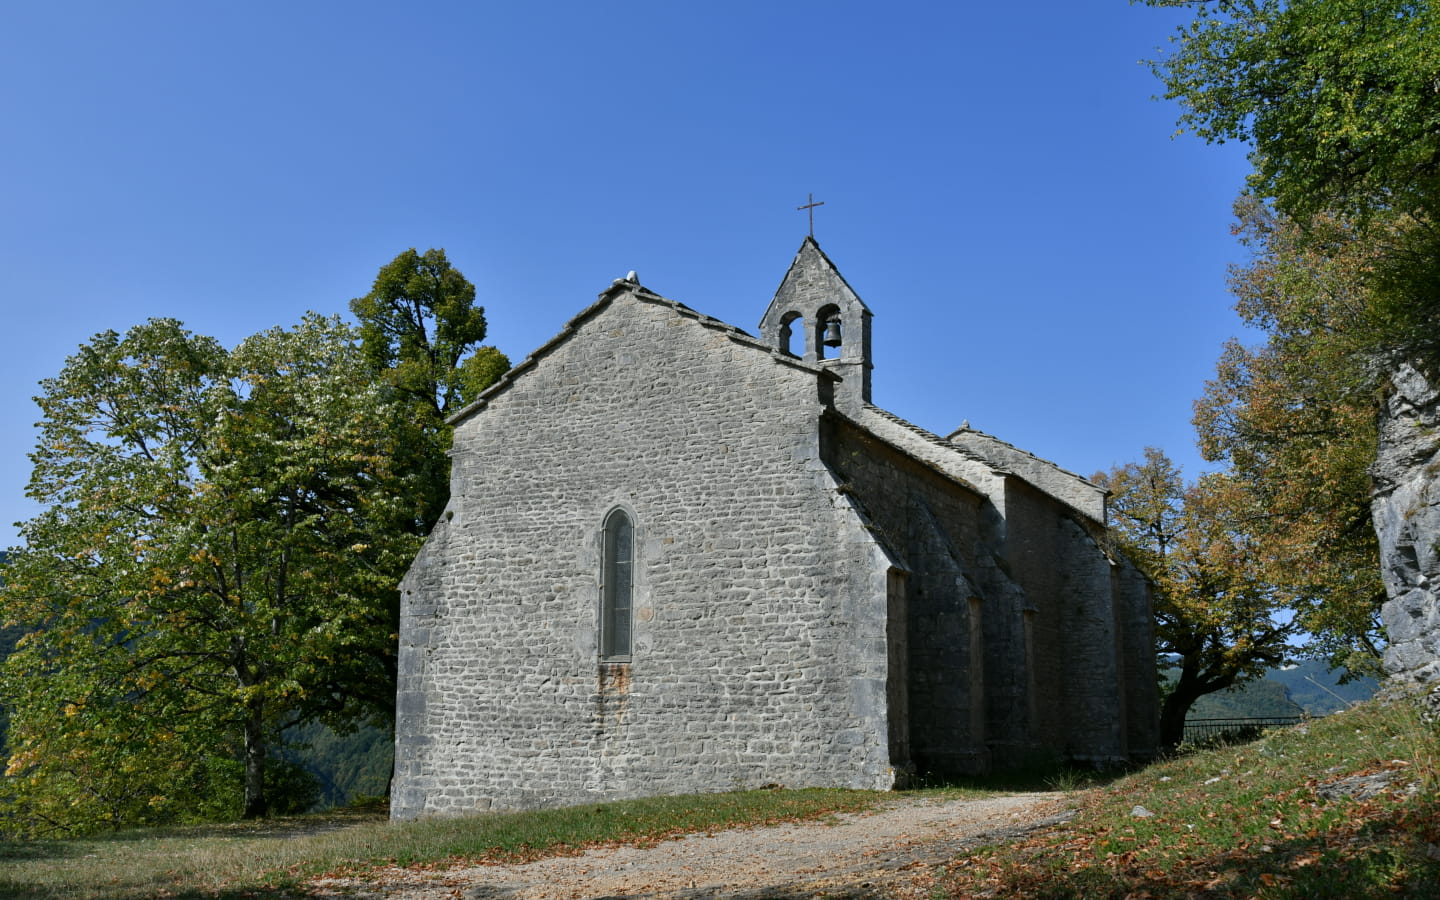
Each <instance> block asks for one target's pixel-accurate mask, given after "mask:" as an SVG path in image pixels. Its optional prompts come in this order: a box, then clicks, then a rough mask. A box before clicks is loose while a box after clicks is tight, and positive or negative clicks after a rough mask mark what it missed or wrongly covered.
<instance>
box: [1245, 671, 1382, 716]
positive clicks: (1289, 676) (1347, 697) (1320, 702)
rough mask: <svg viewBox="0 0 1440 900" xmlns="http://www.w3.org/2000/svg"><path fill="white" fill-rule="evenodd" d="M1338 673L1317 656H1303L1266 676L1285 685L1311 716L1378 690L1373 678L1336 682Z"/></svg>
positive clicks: (1358, 699) (1338, 707)
mask: <svg viewBox="0 0 1440 900" xmlns="http://www.w3.org/2000/svg"><path fill="white" fill-rule="evenodd" d="M1340 674H1341V673H1339V672H1332V671H1331V670H1330V669H1329V668H1328V667H1327V666H1326V665H1325V663H1323V662H1321V661H1320V660H1318V659H1307V660H1305V661H1304V662H1302V663H1300V664H1298V665H1296V666H1293V667H1291V668H1288V669H1278V670H1276V671H1273V672H1271V673H1269V674H1268V675H1267V676H1266V678H1268V679H1269V680H1271V681H1278V682H1280V683H1281V684H1283V685H1285V690H1286V691H1287V692H1288V693H1289V695H1290V699H1291V700H1293V701H1294V702H1295V704H1296V705H1298V706H1299V707H1301V708H1302V709H1304V710H1305V712H1306V713H1308V714H1309V715H1312V716H1327V715H1329V714H1330V713H1332V712H1338V711H1339V710H1342V709H1346V708H1347V707H1349V706H1351V705H1352V704H1355V703H1359V702H1361V701H1363V700H1369V699H1370V698H1371V697H1373V696H1374V695H1375V692H1376V691H1378V690H1379V689H1380V684H1379V682H1377V681H1376V680H1375V679H1373V678H1356V679H1355V680H1353V681H1350V682H1347V683H1346V684H1341V683H1340Z"/></svg>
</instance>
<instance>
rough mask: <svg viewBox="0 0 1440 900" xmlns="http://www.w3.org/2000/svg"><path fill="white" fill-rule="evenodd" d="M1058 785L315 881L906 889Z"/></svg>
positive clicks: (505, 890)
mask: <svg viewBox="0 0 1440 900" xmlns="http://www.w3.org/2000/svg"><path fill="white" fill-rule="evenodd" d="M1068 809H1069V804H1068V800H1067V798H1066V797H1065V795H1062V794H1011V795H1007V796H1004V797H995V798H990V799H985V800H947V801H937V800H926V799H907V800H903V801H896V802H894V803H890V804H887V805H886V806H884V807H882V808H881V809H880V810H878V811H876V812H871V813H861V814H857V815H844V816H837V817H834V818H833V819H828V820H825V821H820V822H811V823H805V824H790V825H779V826H775V827H772V828H743V829H735V830H732V831H722V832H717V833H715V834H698V835H690V836H689V837H685V838H682V839H679V840H673V841H665V842H663V843H661V844H659V845H657V846H654V847H649V848H645V849H640V848H635V847H617V848H606V849H603V850H591V851H589V852H587V853H585V854H584V855H582V856H568V857H556V858H553V859H544V860H540V861H538V862H532V863H525V864H523V865H504V866H501V865H495V866H466V867H461V868H454V869H450V870H446V871H443V872H434V871H423V872H417V871H411V870H407V869H385V870H380V871H378V872H376V873H374V875H373V876H372V877H371V878H369V879H366V880H364V881H359V880H353V879H350V880H343V881H342V880H325V881H318V882H315V883H313V884H312V885H310V887H311V889H312V890H313V891H314V892H315V895H316V896H318V897H322V898H341V897H349V898H375V900H380V898H385V900H391V898H394V900H453V898H463V900H582V898H584V900H599V898H620V897H625V898H637V900H638V898H646V900H650V898H687V900H702V898H720V897H725V898H755V900H758V898H781V897H810V896H816V895H818V894H824V895H825V896H828V897H871V896H882V895H889V894H891V893H892V890H890V889H891V888H893V889H895V890H900V889H901V886H900V883H899V882H901V881H903V880H904V878H903V876H905V875H906V873H907V872H908V871H909V870H911V869H913V868H916V867H925V866H930V865H934V864H936V863H940V862H944V861H946V860H948V859H951V858H953V857H954V856H955V855H956V854H957V853H959V852H961V851H962V850H965V849H967V848H971V847H977V846H981V845H983V844H991V843H998V842H1001V841H1005V840H1010V839H1013V838H1015V837H1018V836H1020V835H1022V834H1025V833H1027V832H1029V831H1032V830H1034V829H1036V828H1040V827H1045V826H1047V825H1052V824H1055V823H1058V822H1060V821H1063V820H1064V819H1066V818H1068V816H1069V812H1068Z"/></svg>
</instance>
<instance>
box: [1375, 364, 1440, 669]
mask: <svg viewBox="0 0 1440 900" xmlns="http://www.w3.org/2000/svg"><path fill="white" fill-rule="evenodd" d="M1372 473H1373V475H1374V477H1375V494H1374V498H1373V500H1372V502H1371V511H1372V513H1373V515H1374V518H1375V531H1376V533H1377V534H1378V536H1379V538H1380V556H1381V568H1382V573H1383V575H1384V578H1385V588H1386V591H1387V593H1388V594H1389V599H1388V600H1387V601H1386V602H1385V605H1384V606H1383V607H1382V609H1381V619H1382V620H1383V621H1384V623H1385V629H1386V632H1387V635H1388V638H1389V642H1390V643H1389V646H1388V647H1387V649H1386V651H1385V668H1386V669H1387V670H1388V671H1389V672H1390V674H1391V675H1393V676H1396V677H1399V678H1403V679H1405V680H1412V681H1421V682H1440V547H1437V542H1440V385H1436V384H1432V383H1431V382H1430V381H1429V380H1428V379H1426V378H1425V376H1424V375H1422V374H1421V373H1420V372H1419V371H1417V370H1415V369H1414V368H1412V367H1411V366H1409V365H1402V366H1401V367H1400V368H1399V370H1398V371H1397V372H1396V374H1395V376H1394V389H1393V390H1392V392H1391V394H1390V397H1389V399H1388V400H1387V402H1386V409H1385V411H1384V413H1383V414H1382V417H1381V421H1380V445H1379V453H1378V455H1377V457H1376V460H1375V465H1374V468H1373V469H1372Z"/></svg>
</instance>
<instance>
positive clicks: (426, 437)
mask: <svg viewBox="0 0 1440 900" xmlns="http://www.w3.org/2000/svg"><path fill="white" fill-rule="evenodd" d="M350 310H351V312H352V313H354V315H355V317H356V319H357V320H358V321H359V322H360V334H361V339H362V347H363V349H364V354H365V358H366V360H368V362H369V364H370V366H371V369H372V371H373V372H374V373H375V374H376V375H377V376H378V377H379V378H381V379H382V380H383V381H384V382H385V383H386V384H387V385H388V386H389V387H390V388H391V390H392V391H394V392H395V394H396V395H398V396H399V397H400V398H402V399H403V401H404V402H406V403H408V404H409V405H410V406H411V407H412V409H413V412H414V417H413V425H414V432H413V435H412V440H410V441H408V442H407V443H406V446H407V447H408V448H409V453H408V459H407V465H408V467H409V468H410V469H411V470H412V471H415V472H417V473H419V474H420V476H421V479H420V482H419V485H418V487H417V491H418V493H417V494H416V495H415V501H416V505H415V509H414V515H415V528H416V530H417V531H418V532H420V533H424V532H428V531H429V530H430V528H431V527H433V526H434V524H435V522H436V521H437V520H438V519H439V518H440V514H441V512H442V511H443V510H444V507H445V503H446V501H447V500H448V497H449V488H450V482H449V477H450V465H449V460H448V457H447V456H446V451H448V450H449V449H450V429H449V426H447V425H446V424H445V420H446V419H447V418H448V417H449V416H450V415H452V414H453V413H455V412H457V411H459V409H460V407H461V406H462V405H463V404H465V403H468V402H469V401H470V400H472V399H474V398H475V396H476V395H478V394H479V393H480V392H481V391H483V390H484V389H485V388H487V387H489V386H490V385H491V384H493V383H494V382H495V381H496V380H498V379H499V377H500V376H501V375H502V374H504V373H505V372H506V370H508V369H509V368H510V361H509V360H508V359H507V358H506V357H505V355H504V354H503V353H501V352H500V351H499V350H496V349H495V348H494V347H484V346H480V342H481V341H483V340H484V339H485V330H486V323H485V310H484V308H483V307H481V306H477V305H476V303H475V286H474V285H473V284H471V283H470V282H469V281H468V280H467V279H466V278H465V276H464V275H462V274H461V273H460V270H459V269H456V268H455V267H453V266H452V265H450V261H449V260H448V259H446V257H445V251H444V250H443V249H440V250H436V249H431V250H426V251H425V253H423V254H421V253H418V252H416V250H415V249H414V248H411V249H409V250H406V251H404V252H403V253H401V254H400V255H399V256H396V257H395V258H394V259H393V260H391V261H390V262H389V263H387V264H386V265H385V266H383V267H382V268H381V269H380V272H379V274H378V275H376V277H375V284H374V286H373V287H372V288H371V290H370V293H368V294H366V295H365V296H363V297H357V298H355V299H354V300H351V301H350Z"/></svg>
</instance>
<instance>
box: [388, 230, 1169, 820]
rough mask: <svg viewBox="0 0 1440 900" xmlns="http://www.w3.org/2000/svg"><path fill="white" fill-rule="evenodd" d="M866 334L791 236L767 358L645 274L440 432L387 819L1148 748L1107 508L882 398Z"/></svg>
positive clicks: (768, 328)
mask: <svg viewBox="0 0 1440 900" xmlns="http://www.w3.org/2000/svg"><path fill="white" fill-rule="evenodd" d="M870 335H871V312H870V310H869V309H868V308H867V307H866V305H865V304H864V303H863V302H862V301H861V299H860V297H859V296H858V295H857V294H856V293H855V291H853V290H852V289H851V288H850V286H849V285H848V284H847V283H846V282H845V279H844V278H842V277H841V275H840V273H839V271H838V270H837V269H836V268H835V266H834V265H833V264H832V263H831V261H830V260H829V258H828V257H826V255H825V254H824V253H823V252H822V251H821V249H820V247H819V245H818V244H817V243H816V242H815V241H814V239H813V238H806V239H805V241H804V243H803V244H802V245H801V247H800V251H799V253H798V254H797V255H796V256H795V260H794V262H793V263H792V264H791V266H790V269H789V271H788V272H787V273H786V274H785V277H784V279H783V281H782V282H781V284H780V287H779V290H777V291H776V293H775V297H774V299H772V300H771V301H770V306H769V308H768V309H767V310H766V311H765V314H764V316H763V318H762V319H761V320H760V328H759V337H754V336H752V335H750V334H748V333H746V332H744V331H742V330H740V329H738V328H735V327H733V326H731V325H727V324H726V323H724V322H721V321H718V320H716V319H712V318H710V317H709V316H706V315H704V314H702V313H699V312H697V311H695V310H692V309H690V308H689V307H687V306H685V305H684V304H682V303H678V302H676V301H674V300H668V299H666V298H664V297H661V296H659V295H657V294H655V293H652V292H651V291H649V290H647V289H645V288H644V287H643V286H641V285H640V284H639V283H638V281H637V280H636V279H635V278H634V276H633V273H632V275H631V277H630V278H627V279H620V280H617V281H616V282H615V284H613V285H612V286H611V287H610V288H609V289H608V290H606V291H605V292H604V293H602V294H601V295H600V298H599V299H598V300H597V301H596V302H595V303H594V304H592V305H591V306H590V307H588V308H587V309H585V310H584V311H582V312H581V313H580V314H579V315H577V316H576V317H575V318H574V319H572V320H571V321H570V322H569V323H568V324H566V325H565V327H564V328H563V329H562V330H561V332H560V333H559V334H558V335H557V336H556V337H555V338H553V339H552V340H550V341H549V342H548V343H547V344H545V345H544V346H542V347H540V348H539V349H538V350H536V351H535V352H534V353H532V354H531V355H530V356H529V357H528V358H526V359H525V360H524V361H523V362H522V363H520V364H519V365H517V366H515V368H513V369H511V370H510V372H509V373H507V374H506V375H505V376H504V377H503V378H502V379H501V380H500V381H499V382H498V383H497V384H495V385H494V386H493V387H491V388H490V389H489V390H487V391H486V392H485V393H484V394H482V395H481V396H480V397H479V398H478V399H477V400H476V401H475V402H474V403H473V404H471V405H470V406H468V407H467V408H466V409H464V410H462V411H461V412H460V413H458V414H457V415H456V416H455V417H454V418H453V419H452V423H453V425H454V427H455V438H454V449H453V451H452V463H453V468H452V484H451V497H450V503H449V506H448V508H447V510H446V512H445V513H444V515H443V517H442V519H441V521H440V523H439V524H438V525H437V526H436V528H435V530H434V532H433V533H432V534H431V535H430V537H429V539H428V540H427V541H426V543H425V545H424V547H423V549H422V550H421V551H420V554H419V556H418V558H417V559H416V560H415V563H414V565H413V566H412V568H411V569H410V572H409V574H408V575H407V576H406V578H405V579H404V581H403V582H402V584H401V604H402V605H401V624H400V669H399V691H398V697H397V708H398V712H397V722H396V729H395V780H394V784H393V789H392V801H391V808H392V816H393V817H394V818H396V819H410V818H415V817H418V816H424V815H457V814H464V813H467V812H472V811H476V810H482V809H515V808H534V807H543V806H559V805H570V804H576V803H585V802H596V801H601V800H611V799H619V798H624V797H634V796H639V795H650V794H664V793H688V792H706V791H726V790H732V789H738V788H753V787H759V786H762V785H770V784H781V785H784V786H786V787H796V788H798V787H807V786H821V785H824V786H843V787H853V788H878V789H888V788H891V787H893V786H895V785H896V784H897V782H898V781H899V780H900V779H903V778H905V777H907V776H908V775H910V774H912V773H919V774H921V775H926V774H933V775H941V776H943V775H949V774H958V773H975V772H982V771H985V770H988V769H990V768H992V767H1002V766H1005V765H1013V764H1015V763H1017V762H1021V761H1024V760H1026V759H1035V758H1051V759H1054V758H1067V759H1070V760H1075V761H1083V762H1088V763H1095V764H1107V763H1117V762H1123V761H1126V760H1130V759H1134V758H1144V757H1147V756H1149V755H1151V754H1153V753H1154V752H1155V750H1156V747H1157V737H1158V736H1157V721H1156V720H1157V716H1156V710H1157V697H1156V680H1155V660H1154V645H1153V627H1154V622H1153V617H1152V612H1151V605H1150V594H1149V587H1148V584H1147V583H1146V581H1145V579H1144V578H1143V577H1142V576H1141V575H1140V574H1139V572H1138V571H1137V570H1136V569H1135V568H1134V567H1133V566H1131V565H1130V564H1129V563H1128V562H1127V561H1126V560H1125V559H1124V558H1122V557H1120V556H1117V555H1115V554H1114V553H1113V552H1111V551H1110V550H1109V549H1108V546H1107V542H1106V540H1105V527H1106V526H1105V493H1104V491H1103V490H1101V489H1100V488H1098V487H1096V486H1095V485H1093V484H1091V483H1090V482H1088V481H1086V480H1085V479H1083V478H1080V477H1078V476H1076V475H1073V474H1071V473H1070V472H1067V471H1065V470H1064V469H1062V468H1060V467H1059V466H1057V465H1055V464H1054V463H1051V462H1048V461H1046V460H1043V459H1039V458H1037V457H1035V456H1032V455H1031V454H1029V453H1026V452H1024V451H1022V450H1019V449H1017V448H1015V447H1013V446H1011V445H1010V444H1007V443H1005V442H1003V441H1000V440H998V439H996V438H994V437H991V436H990V435H988V434H984V433H982V432H980V431H976V430H974V429H971V428H968V427H962V428H960V429H959V430H958V431H956V432H954V433H953V434H950V435H949V436H947V437H940V436H938V435H935V434H931V433H930V432H928V431H925V430H923V429H921V428H918V427H916V426H915V425H912V424H910V423H909V422H906V421H904V420H903V419H900V418H899V417H897V416H894V415H892V414H890V413H888V412H886V411H885V410H883V409H880V408H878V407H876V406H874V405H872V404H871V402H870V380H871V368H872V366H871V357H870Z"/></svg>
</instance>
